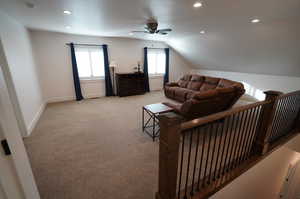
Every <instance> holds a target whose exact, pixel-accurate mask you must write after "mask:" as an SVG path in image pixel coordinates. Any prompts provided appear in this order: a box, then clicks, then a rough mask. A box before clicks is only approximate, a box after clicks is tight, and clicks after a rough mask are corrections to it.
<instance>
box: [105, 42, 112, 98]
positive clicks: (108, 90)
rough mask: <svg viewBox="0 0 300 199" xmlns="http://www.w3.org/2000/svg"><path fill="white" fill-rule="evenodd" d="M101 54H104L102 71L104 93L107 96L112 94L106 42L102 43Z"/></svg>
mask: <svg viewBox="0 0 300 199" xmlns="http://www.w3.org/2000/svg"><path fill="white" fill-rule="evenodd" d="M103 55H104V72H105V95H106V96H107V97H108V96H114V91H113V87H112V82H111V76H110V70H109V61H108V52H107V45H106V44H104V45H103Z"/></svg>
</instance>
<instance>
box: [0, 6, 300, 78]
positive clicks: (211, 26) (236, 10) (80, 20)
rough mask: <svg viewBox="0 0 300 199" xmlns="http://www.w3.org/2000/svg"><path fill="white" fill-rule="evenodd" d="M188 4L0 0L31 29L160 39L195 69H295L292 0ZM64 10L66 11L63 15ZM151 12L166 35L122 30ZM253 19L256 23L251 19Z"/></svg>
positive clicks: (298, 54) (297, 46) (135, 26)
mask: <svg viewBox="0 0 300 199" xmlns="http://www.w3.org/2000/svg"><path fill="white" fill-rule="evenodd" d="M26 3H27V5H26ZM28 3H29V4H28ZM194 3H195V1H194V0H0V9H1V10H2V11H3V12H5V13H6V14H7V15H10V16H11V17H14V18H15V19H16V20H18V21H19V22H21V23H22V24H24V25H25V26H26V27H28V28H32V29H42V30H49V31H57V32H67V33H74V34H84V35H97V36H115V37H134V38H141V39H150V40H161V41H165V42H166V43H167V44H169V45H170V46H171V47H173V48H174V49H175V50H177V51H178V52H179V53H181V54H182V55H183V56H184V57H185V58H186V59H187V60H188V61H189V62H190V63H192V65H193V67H195V68H205V69H213V70H223V71H238V72H250V73H264V74H275V75H289V76H300V23H299V20H300V12H299V10H300V1H299V0H202V1H201V3H202V4H203V6H202V7H200V8H194V7H193V4H194ZM28 5H29V6H28ZM31 5H34V8H30V6H31ZM64 10H70V11H72V14H71V15H64V14H63V11H64ZM151 16H154V17H155V18H157V20H158V22H159V28H172V29H173V31H172V32H171V33H170V34H169V35H168V36H157V35H155V36H151V35H145V34H135V35H133V36H132V35H129V33H130V32H131V31H132V30H143V27H144V24H145V22H146V20H147V19H148V18H149V17H151ZM254 18H258V19H260V20H261V22H260V23H256V24H253V23H251V20H252V19H254ZM66 26H70V27H71V28H70V29H67V28H66ZM200 31H205V34H200Z"/></svg>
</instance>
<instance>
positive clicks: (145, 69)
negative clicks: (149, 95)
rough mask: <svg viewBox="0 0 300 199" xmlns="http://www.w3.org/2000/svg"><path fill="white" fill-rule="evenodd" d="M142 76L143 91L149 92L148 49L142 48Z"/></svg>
mask: <svg viewBox="0 0 300 199" xmlns="http://www.w3.org/2000/svg"><path fill="white" fill-rule="evenodd" d="M144 75H145V91H146V92H150V87H149V74H148V49H147V47H145V48H144Z"/></svg>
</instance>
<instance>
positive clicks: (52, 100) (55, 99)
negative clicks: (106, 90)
mask: <svg viewBox="0 0 300 199" xmlns="http://www.w3.org/2000/svg"><path fill="white" fill-rule="evenodd" d="M97 97H105V95H99V94H98V93H96V94H89V95H87V96H84V98H85V99H89V98H97ZM74 100H76V99H75V97H74V96H64V97H52V98H49V99H48V100H46V102H47V104H50V103H57V102H67V101H74Z"/></svg>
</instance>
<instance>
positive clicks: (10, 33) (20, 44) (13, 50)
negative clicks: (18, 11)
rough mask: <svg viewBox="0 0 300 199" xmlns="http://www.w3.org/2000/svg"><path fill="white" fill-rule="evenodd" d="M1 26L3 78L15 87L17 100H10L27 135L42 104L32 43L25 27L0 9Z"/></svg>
mask: <svg viewBox="0 0 300 199" xmlns="http://www.w3.org/2000/svg"><path fill="white" fill-rule="evenodd" d="M0 27H1V28H0V38H1V42H2V45H3V49H4V53H5V59H6V60H7V62H8V69H7V70H6V69H5V71H4V72H5V73H6V74H5V75H6V78H8V76H10V77H11V79H12V81H13V83H14V88H10V90H11V91H12V90H14V92H15V93H14V94H15V95H16V96H17V99H18V100H17V101H16V100H15V99H12V102H13V103H14V106H15V107H14V108H15V111H16V113H17V116H19V115H22V118H18V122H19V124H20V126H21V127H22V126H24V124H22V123H25V126H26V127H24V128H26V130H23V131H24V132H23V131H22V132H23V136H26V135H28V133H30V132H31V131H32V129H33V128H34V126H35V124H36V122H37V120H38V118H39V115H40V113H41V110H42V109H43V107H44V104H43V100H42V95H41V90H40V81H39V79H38V75H37V69H36V65H35V62H34V59H33V55H32V47H31V42H30V38H29V34H28V31H27V30H26V28H25V27H24V26H23V25H21V24H19V23H18V22H16V21H15V20H14V19H12V18H10V17H8V16H6V15H5V14H3V13H1V12H0ZM11 94H13V93H12V92H11ZM19 109H20V110H19ZM21 120H24V121H21ZM26 131H27V132H26Z"/></svg>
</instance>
